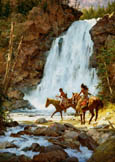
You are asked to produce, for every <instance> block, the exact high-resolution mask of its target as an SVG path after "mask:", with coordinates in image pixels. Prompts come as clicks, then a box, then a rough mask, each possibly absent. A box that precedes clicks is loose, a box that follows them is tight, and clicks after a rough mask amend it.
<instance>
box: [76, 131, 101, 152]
mask: <svg viewBox="0 0 115 162" xmlns="http://www.w3.org/2000/svg"><path fill="white" fill-rule="evenodd" d="M78 140H79V141H80V143H81V144H82V145H83V146H86V147H88V148H89V149H90V150H95V149H96V147H97V146H98V144H97V142H96V141H95V140H94V139H93V138H92V137H91V136H88V135H87V134H86V133H80V135H79V136H78Z"/></svg>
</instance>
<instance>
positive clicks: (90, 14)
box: [80, 2, 115, 20]
mask: <svg viewBox="0 0 115 162" xmlns="http://www.w3.org/2000/svg"><path fill="white" fill-rule="evenodd" d="M112 12H115V2H112V3H108V6H107V7H106V8H104V7H100V6H98V8H97V9H94V7H90V8H89V9H83V10H82V13H83V15H82V16H81V18H80V19H81V20H84V19H92V18H98V17H103V16H104V15H105V14H111V13H112Z"/></svg>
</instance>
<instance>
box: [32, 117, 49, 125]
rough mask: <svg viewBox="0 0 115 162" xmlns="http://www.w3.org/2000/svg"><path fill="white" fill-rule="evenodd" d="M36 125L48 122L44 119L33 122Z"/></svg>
mask: <svg viewBox="0 0 115 162" xmlns="http://www.w3.org/2000/svg"><path fill="white" fill-rule="evenodd" d="M35 122H36V123H37V124H43V123H47V122H48V121H47V120H46V119H45V118H39V119H37V120H36V121H35Z"/></svg>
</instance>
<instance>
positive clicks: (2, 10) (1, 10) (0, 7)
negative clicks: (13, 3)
mask: <svg viewBox="0 0 115 162" xmlns="http://www.w3.org/2000/svg"><path fill="white" fill-rule="evenodd" d="M10 14H11V7H10V1H9V0H8V1H6V3H2V2H1V0H0V17H8V16H9V15H10Z"/></svg>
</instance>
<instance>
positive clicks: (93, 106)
mask: <svg viewBox="0 0 115 162" xmlns="http://www.w3.org/2000/svg"><path fill="white" fill-rule="evenodd" d="M79 99H80V97H79V98H78V93H73V94H72V100H73V101H74V102H75V104H76V105H77V102H78V100H79ZM102 107H103V102H102V101H101V100H100V99H99V98H98V97H95V96H92V97H90V98H89V103H88V105H86V106H85V107H84V108H83V109H82V114H80V117H81V124H85V113H86V111H88V110H89V112H90V113H91V118H90V120H89V124H90V123H91V121H92V119H93V117H94V116H95V121H96V120H97V118H98V110H99V108H102ZM94 110H95V111H96V114H95V113H94ZM76 111H77V110H76Z"/></svg>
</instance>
